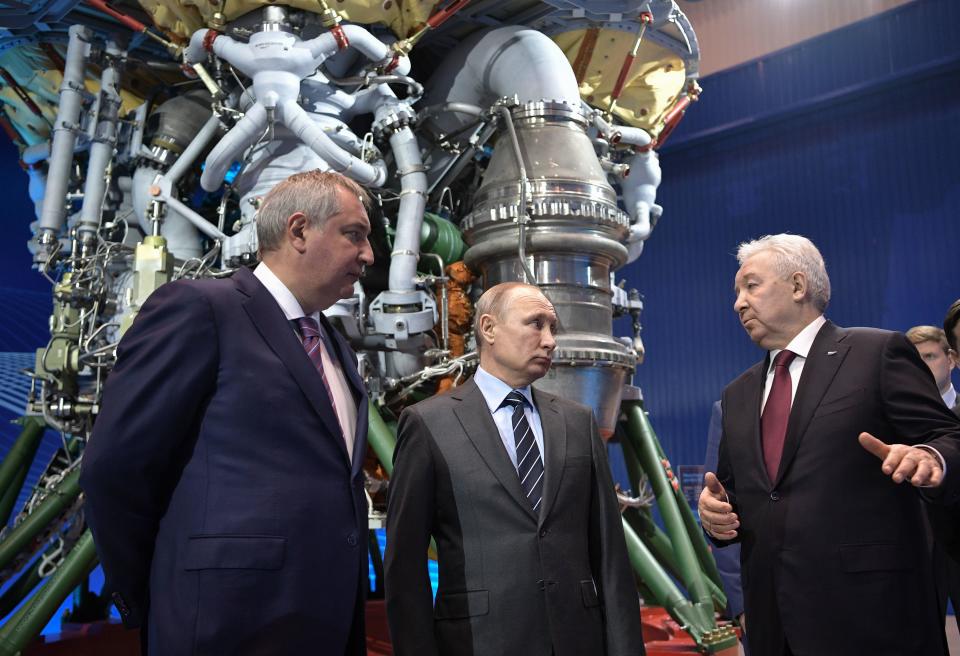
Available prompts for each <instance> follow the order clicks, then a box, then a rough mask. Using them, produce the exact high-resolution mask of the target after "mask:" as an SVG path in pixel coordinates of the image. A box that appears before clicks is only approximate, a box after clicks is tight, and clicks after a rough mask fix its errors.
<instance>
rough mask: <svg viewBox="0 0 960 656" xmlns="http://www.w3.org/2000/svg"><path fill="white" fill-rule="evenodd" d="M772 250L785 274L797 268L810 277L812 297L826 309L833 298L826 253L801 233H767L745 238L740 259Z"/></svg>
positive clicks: (785, 276) (781, 273)
mask: <svg viewBox="0 0 960 656" xmlns="http://www.w3.org/2000/svg"><path fill="white" fill-rule="evenodd" d="M764 252H770V253H773V256H774V266H775V267H776V270H777V273H778V274H780V275H781V276H782V277H783V278H789V277H790V276H792V275H793V274H794V273H796V272H798V271H799V272H800V273H802V274H804V275H805V276H806V277H807V285H808V289H809V296H810V300H811V301H812V302H813V304H814V306H815V307H816V308H817V310H819V311H820V312H823V311H824V310H826V309H827V304H828V303H829V302H830V277H829V276H827V267H826V265H825V264H824V262H823V256H822V255H820V251H819V250H817V247H816V246H814V245H813V242H812V241H810V240H809V239H807V238H806V237H801V236H800V235H789V234H786V233H783V234H779V235H766V236H765V237H761V238H760V239H754V240H753V241H745V242H743V243H742V244H740V245H739V246H738V247H737V262H739V263H740V266H743V263H744V262H746V261H747V260H748V259H749V258H751V257H753V256H754V255H757V254H759V253H764Z"/></svg>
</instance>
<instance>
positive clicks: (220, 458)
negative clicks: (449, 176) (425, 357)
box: [81, 171, 373, 656]
mask: <svg viewBox="0 0 960 656" xmlns="http://www.w3.org/2000/svg"><path fill="white" fill-rule="evenodd" d="M365 199H366V193H365V192H364V191H363V190H362V189H361V188H360V187H358V186H357V185H356V183H354V182H352V181H351V180H349V179H347V178H345V177H343V176H341V175H339V174H335V173H321V172H319V171H312V172H309V173H299V174H297V175H294V176H292V177H290V178H289V179H287V180H286V181H284V182H281V183H280V184H279V185H277V186H276V187H274V188H273V189H272V190H271V191H270V193H269V194H267V196H266V197H265V199H264V201H263V205H262V206H261V208H260V211H259V213H258V217H257V230H258V238H259V243H260V250H261V259H262V262H261V263H260V265H259V266H258V267H257V269H256V270H255V271H253V272H251V271H249V270H248V269H239V270H238V271H237V272H236V273H234V274H233V276H232V277H229V278H222V279H208V280H178V281H176V282H172V283H170V284H167V285H164V286H162V287H161V288H159V289H158V290H157V291H156V292H154V293H153V294H152V295H151V296H150V298H149V299H148V300H147V302H146V303H145V304H144V306H143V309H142V310H141V312H140V314H139V316H138V317H137V318H136V320H135V321H134V323H133V325H132V327H131V328H130V330H129V331H128V332H127V333H126V335H124V337H123V339H122V341H121V343H120V347H119V350H118V355H117V365H116V367H115V368H114V370H113V372H112V373H111V374H110V378H109V380H108V382H107V385H106V390H105V392H104V397H103V410H102V412H101V413H100V416H99V418H98V419H97V423H96V426H95V428H94V431H93V435H92V436H91V438H90V442H89V444H88V446H87V448H86V451H85V452H84V455H83V470H82V474H81V485H82V486H83V490H84V492H85V494H86V499H87V502H86V510H85V512H86V517H87V520H88V522H89V524H90V527H91V529H92V530H93V536H94V539H95V541H96V545H97V552H98V554H99V556H100V561H101V562H102V563H103V569H104V572H105V575H106V588H107V589H108V590H111V591H112V593H113V599H114V602H115V604H116V605H117V607H118V609H119V610H120V614H121V616H122V618H123V621H124V624H126V625H127V626H130V627H135V626H140V627H141V631H142V633H143V634H144V637H145V640H143V641H142V642H143V643H144V644H145V647H146V648H147V649H148V651H149V653H150V654H151V655H152V654H157V655H158V656H166V655H167V654H171V655H173V654H175V655H177V656H180V655H183V654H209V655H211V656H220V655H222V654H249V655H254V654H263V655H267V654H270V655H272V654H316V653H323V654H331V655H334V654H335V655H337V656H341V655H343V654H349V655H351V656H361V655H362V654H366V644H365V640H364V622H363V609H364V604H363V600H364V594H365V590H366V577H367V549H366V545H367V503H366V497H365V494H364V489H363V470H362V463H363V459H364V455H365V452H366V432H367V426H366V419H367V396H366V393H365V392H364V387H363V384H362V381H361V380H360V377H359V375H358V373H357V369H356V356H355V355H354V354H353V352H352V351H351V350H350V347H349V345H348V344H347V342H346V341H345V340H344V339H343V338H342V337H341V336H340V335H339V334H338V333H337V332H336V331H335V330H333V329H332V328H331V327H330V325H329V324H328V323H327V322H326V320H325V319H324V318H323V316H322V315H321V314H320V311H321V310H323V309H325V308H326V307H328V306H329V305H331V304H333V303H334V302H335V301H336V300H337V299H339V298H342V297H345V296H350V295H352V294H353V284H354V282H355V281H356V280H357V279H358V278H359V276H360V273H361V271H362V269H363V267H364V265H366V264H370V263H371V262H372V261H373V255H372V252H371V249H370V244H369V242H368V241H367V235H368V234H369V232H370V222H369V220H368V219H367V213H366V210H365V207H364V201H365Z"/></svg>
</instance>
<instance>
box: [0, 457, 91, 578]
mask: <svg viewBox="0 0 960 656" xmlns="http://www.w3.org/2000/svg"><path fill="white" fill-rule="evenodd" d="M79 494H80V468H79V467H77V468H76V469H74V470H73V471H72V472H70V473H69V474H67V476H66V478H64V479H63V480H62V481H60V483H59V484H58V485H57V486H56V487H55V488H53V489H52V490H50V492H48V493H47V497H46V498H45V499H44V500H43V501H41V502H40V504H39V505H37V507H36V508H34V510H33V512H32V513H30V515H29V516H28V517H27V518H26V519H24V520H23V521H22V522H20V524H18V525H17V527H16V528H14V529H13V530H12V531H10V533H9V534H7V537H6V538H5V539H4V540H3V542H0V570H3V569H6V567H7V566H9V565H10V563H11V562H12V561H13V559H14V558H15V557H16V555H17V554H18V553H20V552H21V551H22V550H23V549H25V548H26V547H27V545H29V544H30V543H31V542H32V541H33V540H35V539H36V537H37V536H38V535H40V533H41V532H42V531H43V530H44V529H45V528H46V527H47V525H48V524H49V523H50V522H52V521H53V520H54V519H56V518H57V516H58V515H60V513H62V512H63V511H64V510H66V509H67V507H68V506H69V505H70V504H71V503H73V501H74V499H76V498H77V496H79Z"/></svg>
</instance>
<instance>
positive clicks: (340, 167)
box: [280, 100, 387, 187]
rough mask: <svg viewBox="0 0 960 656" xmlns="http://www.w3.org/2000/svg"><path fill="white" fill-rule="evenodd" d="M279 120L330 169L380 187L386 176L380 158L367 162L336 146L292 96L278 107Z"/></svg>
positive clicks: (362, 182)
mask: <svg viewBox="0 0 960 656" xmlns="http://www.w3.org/2000/svg"><path fill="white" fill-rule="evenodd" d="M280 115H281V117H282V119H283V123H284V124H285V125H286V126H287V127H288V128H290V130H291V131H292V132H293V133H294V135H296V137H297V138H298V139H300V141H302V142H303V143H305V144H307V145H308V146H310V148H311V149H312V150H313V151H314V152H315V153H317V154H318V155H320V157H322V158H323V159H324V160H325V161H326V162H327V163H328V164H330V168H332V169H333V170H334V171H338V172H340V173H343V174H344V175H346V176H347V177H349V178H352V179H354V180H356V181H357V182H359V183H360V184H365V185H370V186H373V187H382V186H383V183H384V182H386V180H387V167H386V164H384V162H383V160H378V161H376V162H374V163H373V164H368V163H367V162H364V161H363V160H361V159H359V158H357V157H354V156H353V155H351V154H350V153H348V152H346V151H345V150H343V149H342V148H340V147H339V146H337V145H336V144H335V143H333V141H332V140H331V139H330V137H328V136H327V135H326V134H325V133H324V132H323V130H322V129H320V128H319V127H318V126H317V124H316V123H314V122H313V121H312V120H310V117H309V116H307V113H306V112H305V111H303V108H302V107H300V105H298V104H297V101H296V100H288V101H287V102H285V103H284V104H283V105H282V106H281V107H280Z"/></svg>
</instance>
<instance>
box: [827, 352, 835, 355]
mask: <svg viewBox="0 0 960 656" xmlns="http://www.w3.org/2000/svg"><path fill="white" fill-rule="evenodd" d="M836 354H837V352H836V351H827V355H836Z"/></svg>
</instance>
